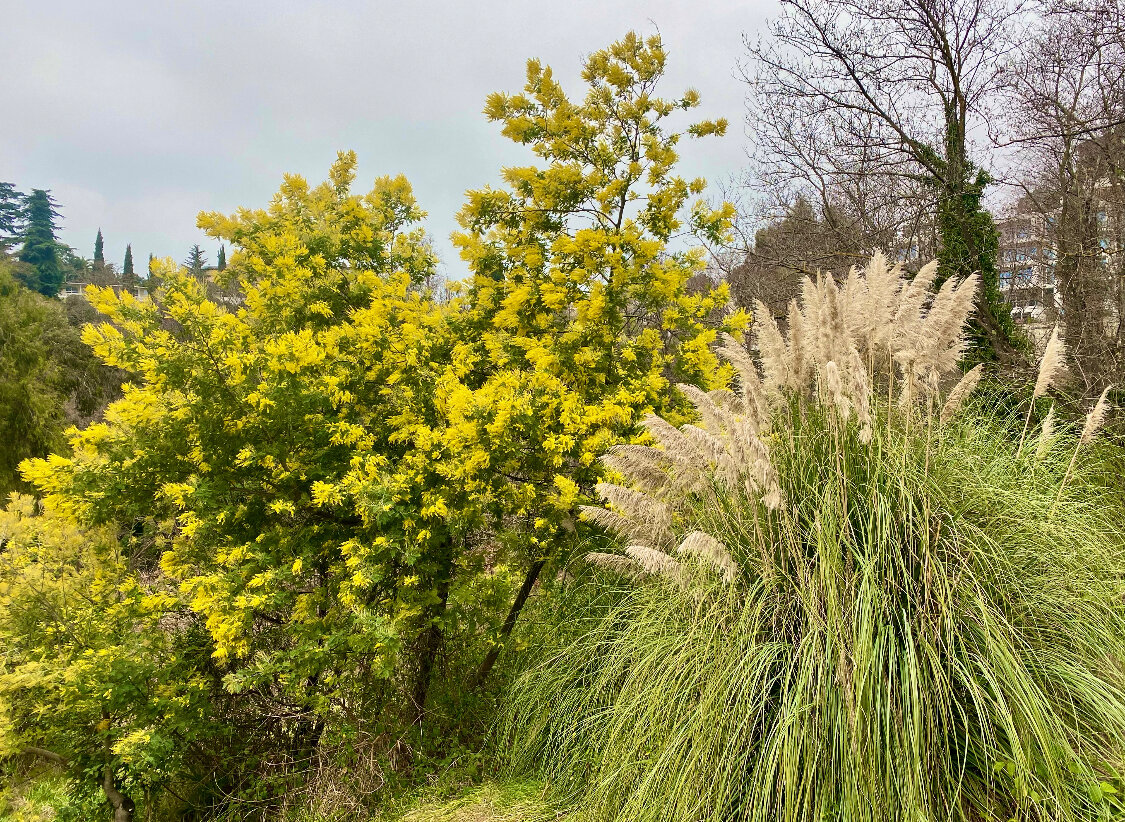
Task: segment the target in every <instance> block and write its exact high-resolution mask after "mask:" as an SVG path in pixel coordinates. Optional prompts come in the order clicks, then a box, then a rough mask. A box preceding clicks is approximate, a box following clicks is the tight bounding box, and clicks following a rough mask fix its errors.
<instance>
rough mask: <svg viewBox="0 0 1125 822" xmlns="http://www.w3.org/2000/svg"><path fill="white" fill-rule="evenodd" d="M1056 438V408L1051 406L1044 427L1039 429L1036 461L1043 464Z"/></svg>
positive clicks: (1044, 420)
mask: <svg viewBox="0 0 1125 822" xmlns="http://www.w3.org/2000/svg"><path fill="white" fill-rule="evenodd" d="M1054 436H1055V406H1054V404H1052V405H1051V407H1050V409H1049V410H1048V411H1047V416H1046V417H1045V418H1044V419H1043V427H1042V428H1040V429H1039V442H1037V443H1036V444H1035V461H1036V462H1042V461H1043V458H1044V457H1045V456H1047V452H1048V451H1050V450H1051V439H1052V438H1053V437H1054Z"/></svg>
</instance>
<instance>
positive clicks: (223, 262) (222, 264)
mask: <svg viewBox="0 0 1125 822" xmlns="http://www.w3.org/2000/svg"><path fill="white" fill-rule="evenodd" d="M216 267H217V268H218V269H219V271H226V270H227V247H226V246H225V245H221V246H219V261H218V263H216Z"/></svg>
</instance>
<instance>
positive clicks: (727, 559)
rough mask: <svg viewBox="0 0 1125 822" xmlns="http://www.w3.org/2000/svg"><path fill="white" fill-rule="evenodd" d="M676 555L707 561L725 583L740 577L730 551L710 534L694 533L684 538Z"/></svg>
mask: <svg viewBox="0 0 1125 822" xmlns="http://www.w3.org/2000/svg"><path fill="white" fill-rule="evenodd" d="M676 553H678V554H679V555H680V556H685V557H698V558H700V559H703V560H706V561H707V562H708V563H710V565H711V566H712V567H713V568H714V569H715V570H716V571H718V572H719V574H720V575H721V576H722V578H723V582H726V583H728V584H729V583H732V582H734V580H735V579H736V578H737V577H738V565H737V564H736V563H735V561H734V559H733V558H732V557H731V555H730V551H728V550H727V547H726V546H725V545H723V544H722V543H721V542H719V541H718V540H717V539H715V538H714V537H713V536H711V535H710V534H705V533H704V532H702V531H692V532H691V533H690V534H688V535H687V536H686V537H684V541H683V542H681V543H680V547H679V548H678V549H676Z"/></svg>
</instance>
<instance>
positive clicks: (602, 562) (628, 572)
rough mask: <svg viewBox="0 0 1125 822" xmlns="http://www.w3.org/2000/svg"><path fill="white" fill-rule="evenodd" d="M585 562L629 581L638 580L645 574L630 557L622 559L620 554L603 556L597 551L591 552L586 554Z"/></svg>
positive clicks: (638, 564)
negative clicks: (625, 577) (628, 578)
mask: <svg viewBox="0 0 1125 822" xmlns="http://www.w3.org/2000/svg"><path fill="white" fill-rule="evenodd" d="M586 561H587V562H589V563H590V564H592V565H596V566H598V567H599V568H604V569H605V570H607V571H612V572H613V573H615V574H621V575H622V576H627V577H630V578H631V579H639V578H640V577H642V576H643V575H644V573H645V570H644V568H642V567H641V565H640V563H638V562H637V561H636V560H635V559H633V558H632V557H623V556H621V554H604V553H601V552H598V551H591V552H590V553H588V554H586Z"/></svg>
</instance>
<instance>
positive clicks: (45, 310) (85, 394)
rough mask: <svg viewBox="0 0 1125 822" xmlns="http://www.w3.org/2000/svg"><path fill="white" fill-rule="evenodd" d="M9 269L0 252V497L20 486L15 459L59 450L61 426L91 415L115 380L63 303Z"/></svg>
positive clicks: (109, 393) (109, 394)
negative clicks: (39, 291)
mask: <svg viewBox="0 0 1125 822" xmlns="http://www.w3.org/2000/svg"><path fill="white" fill-rule="evenodd" d="M16 265H18V264H16ZM14 267H15V266H13V265H11V264H9V263H8V261H7V257H0V498H6V497H7V495H8V493H9V492H11V491H13V490H15V489H17V488H21V489H23V488H26V486H25V485H23V484H22V483H21V482H20V478H19V474H18V472H17V470H16V469H17V466H18V465H19V463H20V461H21V460H24V459H26V458H28V457H41V456H46V455H47V454H48V453H50V452H51V451H54V450H58V449H60V448H62V447H63V446H64V445H65V439H64V437H63V431H64V429H65V428H66V426H67V424H69V423H78V422H82V421H85V420H88V419H89V418H90V417H91V416H93V415H95V414H96V413H97V412H98V411H99V410H100V409H101V408H102V407H104V405H105V404H106V403H107V402H108V401H109V399H111V398H112V396H113V395H114V393H115V392H116V390H117V385H118V383H119V379H118V378H117V376H116V375H115V374H114V373H112V371H111V370H110V369H107V368H105V366H103V365H102V364H101V363H100V362H99V361H98V360H97V359H96V358H95V357H94V355H93V352H92V351H91V350H90V349H89V347H87V346H86V345H85V344H83V342H82V340H81V337H80V334H79V332H78V330H77V329H76V328H75V327H74V324H72V323H71V322H70V321H69V319H68V316H67V310H66V308H65V307H64V306H63V305H61V304H60V303H58V302H57V301H56V300H50V299H46V298H44V297H41V296H40V295H38V294H36V293H34V292H33V291H29V290H28V289H26V288H24V287H23V286H21V285H20V284H19V283H17V282H16V280H15V278H14V277H13V276H12V273H11V269H12V268H14Z"/></svg>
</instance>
